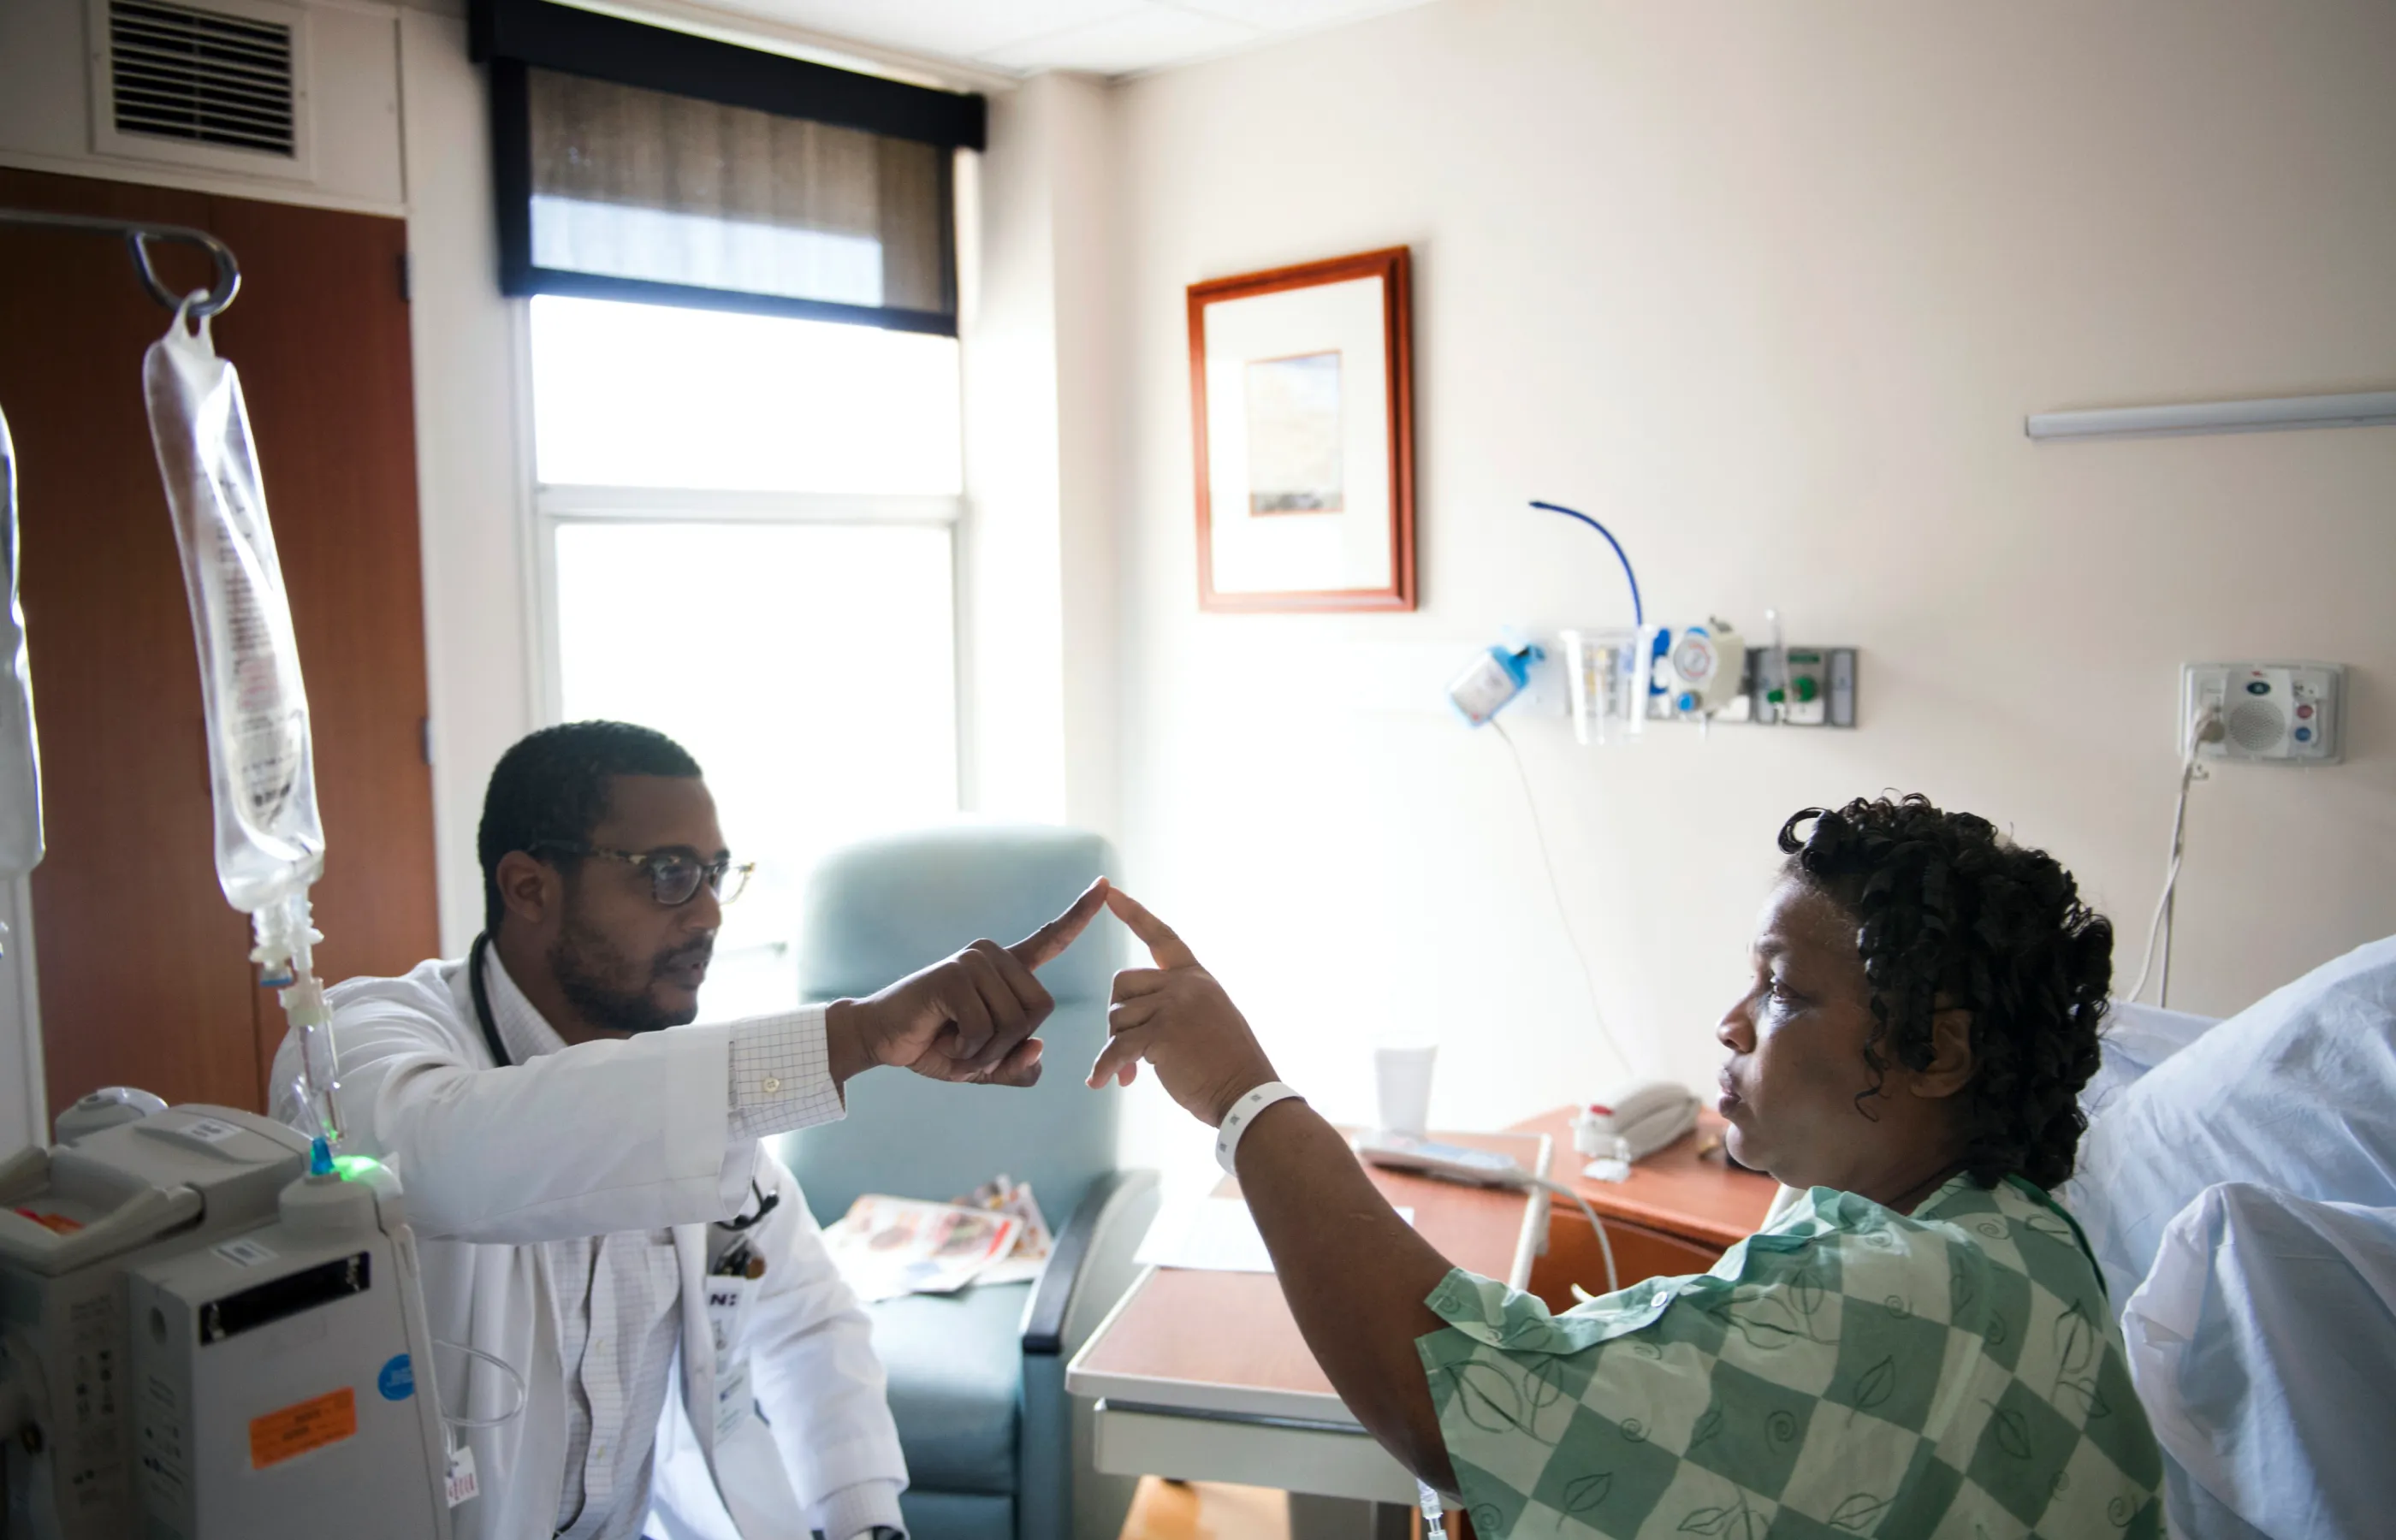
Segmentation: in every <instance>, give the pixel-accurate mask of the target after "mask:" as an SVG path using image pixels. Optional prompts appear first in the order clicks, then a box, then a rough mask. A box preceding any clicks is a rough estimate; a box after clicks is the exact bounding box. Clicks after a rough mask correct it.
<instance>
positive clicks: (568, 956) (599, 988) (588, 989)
mask: <svg viewBox="0 0 2396 1540" xmlns="http://www.w3.org/2000/svg"><path fill="white" fill-rule="evenodd" d="M714 952H715V938H714V937H713V936H701V937H699V939H698V940H696V941H691V942H688V943H686V944H685V945H683V946H679V947H674V948H671V949H667V950H665V951H661V952H659V953H658V954H657V955H656V956H654V957H651V958H649V959H647V960H646V962H636V961H635V960H633V959H632V957H630V956H628V955H627V954H626V953H625V951H624V949H622V948H620V947H619V946H617V945H616V944H615V943H614V942H612V941H610V940H608V939H607V937H606V936H604V935H602V934H601V933H600V932H599V931H598V930H596V929H594V928H593V927H592V926H591V925H589V924H587V923H584V921H583V919H582V917H581V916H580V915H579V914H577V913H574V912H572V910H571V909H569V910H568V912H567V914H566V922H565V923H564V924H563V925H562V926H561V927H560V928H559V930H558V933H557V939H556V940H555V941H554V942H552V944H551V946H550V949H549V969H550V974H551V976H553V977H554V978H555V979H556V980H557V986H558V988H559V989H561V990H563V991H564V992H565V995H566V1000H567V1001H568V1002H571V1003H572V1004H573V1006H574V1008H575V1009H576V1010H578V1011H579V1012H581V1013H582V1019H583V1020H585V1021H587V1022H589V1023H590V1024H591V1025H592V1026H593V1027H596V1028H599V1029H602V1030H604V1031H609V1032H656V1031H662V1030H663V1029H666V1028H668V1027H679V1026H681V1025H682V1024H683V1023H685V1022H686V1021H689V1020H691V1019H692V1018H693V1017H695V1016H698V1015H699V1008H698V1007H697V1006H696V1005H694V1006H692V1007H690V1008H689V1009H686V1010H674V1011H670V1010H666V1009H664V1008H663V1007H661V1006H659V1004H658V1002H656V1000H655V999H653V998H652V997H651V995H650V993H649V990H650V989H651V988H652V987H653V986H654V985H655V984H656V983H657V982H658V980H659V979H660V978H663V977H664V976H666V975H667V974H668V973H670V972H672V971H673V970H674V969H677V968H684V967H688V966H689V965H690V964H691V963H699V965H700V967H701V968H702V969H704V968H705V966H706V964H707V962H708V960H709V959H710V958H711V957H712V956H713V955H714Z"/></svg>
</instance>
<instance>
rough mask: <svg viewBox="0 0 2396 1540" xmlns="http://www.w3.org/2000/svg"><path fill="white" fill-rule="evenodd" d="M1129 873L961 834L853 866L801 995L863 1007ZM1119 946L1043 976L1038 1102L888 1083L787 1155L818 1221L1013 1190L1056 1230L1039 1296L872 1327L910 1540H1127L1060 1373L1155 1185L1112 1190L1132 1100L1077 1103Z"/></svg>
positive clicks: (862, 1093) (1153, 1197) (829, 869)
mask: <svg viewBox="0 0 2396 1540" xmlns="http://www.w3.org/2000/svg"><path fill="white" fill-rule="evenodd" d="M1113 858H1114V852H1113V850H1112V849H1111V847H1110V846H1109V845H1108V844H1107V842H1106V841H1104V840H1103V839H1100V838H1099V837H1098V836H1097V835H1095V834H1087V833H1082V832H1078V831H1076V830H1065V829H1051V828H1045V827H1040V826H1035V825H1019V824H965V825H959V826H955V827H952V828H943V829H938V830H928V831H925V832H921V833H911V834H903V835H898V836H894V837H890V838H886V839H880V840H874V841H871V842H869V843H864V844H859V845H855V846H852V847H850V848H848V849H846V850H844V851H841V852H839V853H838V854H836V855H834V856H831V857H830V858H828V859H826V860H825V861H824V862H823V863H822V865H820V866H819V867H818V868H817V870H816V871H815V872H814V874H813V875H812V877H811V878H810V879H809V882H808V884H807V896H806V903H805V917H804V919H803V921H802V922H801V925H800V933H799V987H800V989H801V991H802V993H803V997H804V998H805V999H807V1000H811V1001H813V1000H834V999H839V998H842V997H844V996H848V997H854V996H859V995H864V994H869V993H871V992H872V991H873V990H875V989H881V988H882V987H883V986H884V985H885V984H888V983H890V982H891V981H892V980H894V979H897V978H899V977H902V976H905V975H907V974H910V973H912V972H914V971H915V970H916V969H917V968H920V967H923V966H924V965H925V964H926V963H934V962H937V961H938V960H939V959H940V958H942V957H945V956H947V955H948V954H949V953H951V952H953V951H955V950H956V949H959V948H961V947H963V946H964V945H965V943H967V942H969V941H972V940H974V939H976V938H977V937H979V936H988V937H990V938H991V939H992V940H995V941H999V942H1002V943H1005V942H1013V941H1018V940H1020V939H1021V938H1022V937H1024V936H1028V935H1030V934H1031V933H1032V931H1033V930H1034V929H1036V928H1037V927H1038V926H1039V925H1041V924H1042V923H1045V921H1047V920H1049V919H1052V918H1054V917H1055V916H1056V915H1057V914H1058V912H1060V911H1061V910H1062V909H1064V908H1065V906H1066V905H1068V904H1070V903H1071V902H1072V900H1073V897H1074V896H1075V895H1077V894H1079V893H1080V892H1081V891H1082V890H1083V889H1084V888H1085V887H1086V886H1088V885H1089V883H1090V880H1091V879H1092V878H1094V877H1097V876H1098V875H1099V874H1100V873H1102V872H1104V871H1106V870H1109V868H1110V865H1111V862H1112V860H1113ZM1122 947H1123V943H1122V931H1121V927H1120V926H1118V925H1117V924H1115V923H1114V922H1113V921H1112V920H1111V919H1109V918H1108V917H1106V916H1104V915H1101V916H1099V917H1098V920H1097V921H1096V922H1094V923H1092V924H1091V926H1090V928H1089V930H1088V931H1087V932H1085V934H1084V935H1083V936H1082V938H1081V940H1080V941H1078V942H1076V943H1075V944H1074V946H1073V947H1072V949H1071V950H1069V951H1067V952H1066V953H1065V954H1064V955H1063V956H1062V957H1060V958H1058V959H1057V960H1056V961H1055V962H1053V963H1049V964H1048V966H1047V967H1045V968H1044V969H1042V970H1041V974H1040V978H1041V982H1042V983H1044V984H1045V985H1046V986H1047V988H1048V990H1049V992H1050V993H1051V994H1052V995H1054V996H1055V997H1056V1001H1057V1009H1056V1014H1055V1015H1053V1016H1050V1017H1049V1020H1048V1024H1047V1026H1046V1027H1045V1028H1044V1029H1042V1032H1041V1035H1042V1036H1043V1037H1044V1038H1045V1039H1046V1040H1047V1043H1048V1047H1047V1050H1046V1055H1045V1059H1044V1061H1043V1062H1044V1066H1045V1074H1044V1075H1043V1076H1042V1077H1041V1081H1040V1083H1039V1084H1038V1085H1036V1086H1034V1087H1032V1089H1031V1090H1028V1091H1019V1090H1011V1089H1006V1088H1004V1087H990V1086H964V1085H942V1084H939V1083H938V1082H932V1081H928V1080H925V1079H922V1078H921V1077H919V1076H915V1075H910V1074H905V1073H900V1072H894V1071H890V1070H883V1071H879V1072H877V1073H874V1074H870V1075H864V1076H860V1077H859V1078H858V1080H857V1081H856V1082H854V1083H852V1084H851V1085H850V1086H849V1087H848V1116H847V1118H846V1119H845V1121H843V1122H837V1123H832V1124H827V1125H824V1126H821V1127H818V1128H811V1129H807V1130H805V1131H803V1132H801V1133H798V1134H792V1135H784V1136H783V1137H782V1139H781V1141H780V1143H779V1151H780V1154H781V1156H782V1159H783V1160H784V1161H786V1162H789V1164H790V1167H791V1169H792V1171H793V1172H794V1173H796V1174H797V1175H798V1178H799V1181H800V1183H801V1185H802V1186H803V1187H804V1188H805V1190H806V1195H807V1202H808V1204H809V1206H810V1207H812V1208H813V1209H814V1211H815V1215H816V1217H817V1218H818V1219H819V1220H821V1221H822V1222H824V1223H826V1224H829V1223H831V1222H832V1220H834V1219H837V1218H839V1217H840V1216H841V1215H843V1214H845V1213H846V1212H847V1210H848V1206H849V1203H850V1202H851V1201H853V1200H854V1199H855V1198H856V1197H857V1196H858V1195H859V1193H863V1192H885V1193H892V1194H896V1195H897V1196H899V1197H902V1198H928V1199H936V1200H938V1199H948V1198H952V1197H955V1196H957V1195H958V1194H960V1193H964V1192H967V1191H970V1190H971V1189H972V1188H975V1187H976V1186H978V1185H979V1184H980V1183H982V1182H984V1181H987V1180H988V1179H989V1178H990V1177H992V1176H993V1175H997V1174H998V1173H1000V1172H1005V1173H1006V1174H1007V1175H1010V1176H1013V1177H1015V1178H1016V1179H1017V1180H1018V1181H1028V1182H1030V1183H1031V1184H1032V1192H1033V1193H1034V1195H1035V1196H1036V1197H1037V1198H1038V1199H1039V1200H1040V1206H1041V1210H1042V1212H1043V1213H1044V1214H1045V1215H1047V1218H1048V1223H1049V1224H1050V1225H1051V1226H1053V1227H1055V1228H1057V1231H1058V1235H1057V1249H1056V1252H1055V1254H1054V1255H1053V1257H1052V1259H1051V1260H1050V1262H1049V1264H1048V1268H1047V1271H1046V1273H1045V1276H1043V1277H1042V1278H1041V1279H1040V1280H1039V1281H1037V1282H1033V1283H1013V1284H1004V1285H998V1286H977V1287H974V1288H971V1289H967V1290H966V1291H965V1293H963V1294H957V1295H954V1296H948V1297H941V1296H935V1295H924V1294H918V1295H912V1296H908V1297H905V1298H900V1299H894V1300H890V1301H887V1302H885V1303H883V1304H880V1305H873V1306H869V1307H868V1308H869V1309H870V1310H871V1311H872V1315H873V1345H874V1347H875V1348H876V1350H878V1351H879V1352H880V1354H881V1355H882V1361H883V1363H884V1364H885V1366H886V1367H887V1368H888V1370H889V1373H890V1408H891V1412H892V1414H893V1415H895V1416H896V1418H897V1419H898V1423H899V1441H900V1442H901V1443H902V1444H903V1445H904V1446H905V1448H906V1452H907V1468H908V1476H909V1483H910V1484H909V1487H908V1491H907V1494H906V1495H905V1497H904V1498H903V1499H902V1502H903V1504H904V1507H905V1508H906V1514H907V1522H908V1525H909V1527H910V1528H911V1529H912V1532H913V1534H914V1537H915V1540H1065V1537H1067V1536H1072V1537H1074V1540H1113V1537H1114V1536H1115V1534H1116V1533H1118V1532H1119V1531H1120V1529H1121V1527H1122V1524H1123V1520H1124V1516H1125V1511H1126V1510H1127V1509H1128V1507H1129V1506H1130V1502H1131V1494H1132V1485H1133V1483H1132V1482H1131V1481H1130V1480H1126V1479H1123V1478H1115V1477H1101V1476H1098V1474H1096V1472H1094V1471H1093V1470H1092V1469H1091V1467H1090V1459H1089V1449H1090V1435H1089V1426H1088V1417H1089V1414H1088V1410H1087V1408H1086V1407H1083V1408H1081V1409H1079V1410H1078V1411H1077V1410H1076V1408H1075V1407H1074V1406H1073V1404H1072V1401H1071V1399H1070V1398H1068V1397H1067V1396H1066V1394H1065V1362H1066V1360H1067V1359H1069V1358H1071V1357H1072V1354H1073V1352H1074V1350H1075V1349H1077V1348H1078V1347H1080V1346H1081V1344H1082V1342H1083V1340H1084V1339H1085V1338H1086V1337H1087V1336H1088V1334H1089V1333H1090V1332H1091V1330H1092V1329H1093V1328H1094V1327H1096V1326H1097V1324H1098V1321H1099V1319H1100V1318H1101V1317H1103V1316H1104V1315H1105V1314H1106V1312H1107V1310H1108V1309H1109V1308H1111V1306H1112V1305H1113V1304H1114V1302H1115V1301H1116V1300H1117V1299H1118V1298H1120V1297H1121V1296H1122V1294H1123V1292H1124V1290H1125V1288H1126V1287H1128V1286H1129V1284H1130V1282H1131V1280H1132V1276H1133V1270H1134V1269H1133V1268H1132V1263H1131V1254H1132V1251H1133V1249H1134V1248H1135V1247H1137V1246H1138V1243H1139V1239H1140V1236H1141V1233H1142V1232H1143V1231H1144V1230H1145V1229H1146V1228H1147V1227H1148V1223H1149V1221H1150V1219H1151V1218H1152V1217H1153V1216H1154V1215H1155V1212H1156V1206H1157V1178H1156V1174H1155V1173H1154V1172H1150V1171H1118V1170H1116V1169H1115V1124H1116V1120H1117V1109H1118V1106H1119V1098H1118V1097H1116V1096H1115V1095H1111V1094H1108V1093H1104V1092H1094V1091H1090V1090H1088V1089H1086V1088H1085V1087H1084V1085H1083V1084H1082V1077H1083V1075H1084V1074H1085V1073H1086V1072H1087V1070H1088V1068H1089V1064H1090V1061H1091V1060H1092V1059H1093V1058H1095V1057H1096V1056H1097V1055H1098V1046H1099V1044H1100V1043H1102V1042H1104V1041H1105V1040H1106V1007H1107V992H1108V988H1109V981H1110V979H1111V976H1112V975H1113V973H1114V970H1115V968H1116V966H1117V960H1118V958H1119V957H1120V955H1121V953H1122Z"/></svg>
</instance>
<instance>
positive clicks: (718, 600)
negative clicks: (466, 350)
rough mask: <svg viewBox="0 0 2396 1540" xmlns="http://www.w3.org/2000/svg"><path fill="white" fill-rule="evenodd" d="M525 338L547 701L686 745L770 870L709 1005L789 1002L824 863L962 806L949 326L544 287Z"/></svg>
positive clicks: (721, 966)
mask: <svg viewBox="0 0 2396 1540" xmlns="http://www.w3.org/2000/svg"><path fill="white" fill-rule="evenodd" d="M530 338H531V357H532V394H533V437H534V451H535V461H536V467H537V478H538V483H539V485H538V489H537V492H536V495H535V507H536V511H537V515H538V523H539V539H540V549H541V554H542V567H543V575H544V580H545V587H546V590H547V591H546V594H545V598H546V601H547V610H548V615H549V622H550V623H549V632H548V636H549V643H550V645H549V647H548V649H547V652H548V658H549V664H550V678H549V689H550V701H551V704H552V709H553V710H554V711H555V714H556V718H557V720H561V721H577V720H580V719H583V718H588V717H612V718H617V719H619V720H623V721H629V722H638V723H642V724H646V725H648V726H652V727H655V728H657V729H658V730H659V731H660V732H664V733H667V734H669V735H671V736H672V737H674V738H676V739H678V740H679V741H680V742H681V743H682V744H683V745H684V746H685V747H686V748H687V749H689V750H690V751H691V752H692V753H693V754H694V755H696V756H697V757H698V759H699V763H700V764H701V765H702V766H703V767H704V768H705V770H706V772H707V779H708V784H709V786H710V788H711V789H712V790H713V792H714V794H715V799H716V803H717V808H718V811H719V813H720V814H721V816H722V818H723V823H724V829H725V838H726V839H727V840H728V841H729V843H730V844H731V846H732V848H733V850H734V851H735V852H736V853H737V854H738V855H739V857H740V858H742V859H753V860H755V861H757V862H758V871H757V876H756V879H755V881H754V882H752V883H751V885H750V888H749V891H748V892H747V893H746V894H744V895H743V896H742V897H741V899H740V901H739V903H738V904H736V905H734V906H732V907H731V908H730V909H726V910H725V925H724V930H723V933H722V935H721V936H719V937H718V941H717V949H716V963H715V967H714V969H713V971H712V973H711V975H710V977H709V982H708V986H707V990H706V993H705V996H704V999H703V1001H702V1010H703V1013H704V1014H705V1015H706V1016H708V1017H710V1018H715V1019H721V1018H724V1017H727V1016H742V1015H748V1014H752V1013H754V1012H758V1011H764V1010H772V1009H779V1008H783V1007H786V1006H788V1005H789V1004H790V1003H791V1002H792V1001H793V1000H794V999H795V998H796V996H795V993H794V990H795V987H796V986H795V974H794V970H793V956H792V945H791V943H792V939H793V938H794V936H795V932H796V927H797V923H798V917H799V916H798V899H799V894H800V891H801V887H802V884H803V883H804V882H805V875H806V872H807V870H808V868H809V867H810V866H811V865H812V864H813V863H814V861H815V860H816V859H817V858H818V857H819V856H821V855H822V854H823V853H824V852H825V851H827V850H828V849H830V848H832V847H833V846H835V845H838V844H842V843H847V842H849V841H851V840H854V839H857V838H859V837H861V836H864V835H867V834H870V833H872V832H874V831H877V830H887V829H892V828H899V827H904V826H907V825H912V824H919V823H923V822H925V821H928V820H932V819H937V818H939V817H942V816H947V815H949V814H952V813H953V812H955V811H956V808H957V798H958V790H957V685H956V637H955V629H956V628H955V615H956V605H955V594H954V525H955V522H956V519H957V517H958V511H959V506H960V500H959V496H958V493H959V486H960V475H961V472H960V465H959V461H960V433H959V424H958V411H957V399H958V378H957V369H958V364H957V345H956V343H955V341H954V339H950V338H944V337H937V336H928V335H923V334H918V333H910V332H899V331H883V330H877V329H875V328H872V327H867V326H853V325H835V324H830V323H825V322H818V321H805V320H793V319H785V318H780V317H772V316H761V315H748V314H738V313H728V312H715V311H699V310H678V309H672V308H667V307H662V306H654V305H634V304H620V303H615V302H609V301H601V300H591V299H562V298H555V297H549V296H543V297H539V298H536V299H533V300H532V301H531V325H530Z"/></svg>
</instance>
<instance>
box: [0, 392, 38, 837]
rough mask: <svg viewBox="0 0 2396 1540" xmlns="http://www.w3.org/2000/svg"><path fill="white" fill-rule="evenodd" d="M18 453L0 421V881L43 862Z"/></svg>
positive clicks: (5, 422) (4, 420)
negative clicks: (22, 594)
mask: <svg viewBox="0 0 2396 1540" xmlns="http://www.w3.org/2000/svg"><path fill="white" fill-rule="evenodd" d="M17 551H18V540H17V453H16V449H15V447H14V445H11V444H10V443H9V442H8V419H7V417H6V416H0V565H5V566H6V568H7V585H8V591H7V604H5V605H0V881H6V880H7V879H8V878H11V877H21V876H23V875H24V874H25V873H26V872H29V871H31V870H33V868H35V867H36V866H39V865H40V864H41V861H42V751H41V746H40V745H39V744H38V743H37V742H36V741H35V740H34V737H33V665H32V664H31V663H30V662H28V661H27V659H26V655H25V611H24V607H23V606H22V605H20V604H18V602H17Z"/></svg>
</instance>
